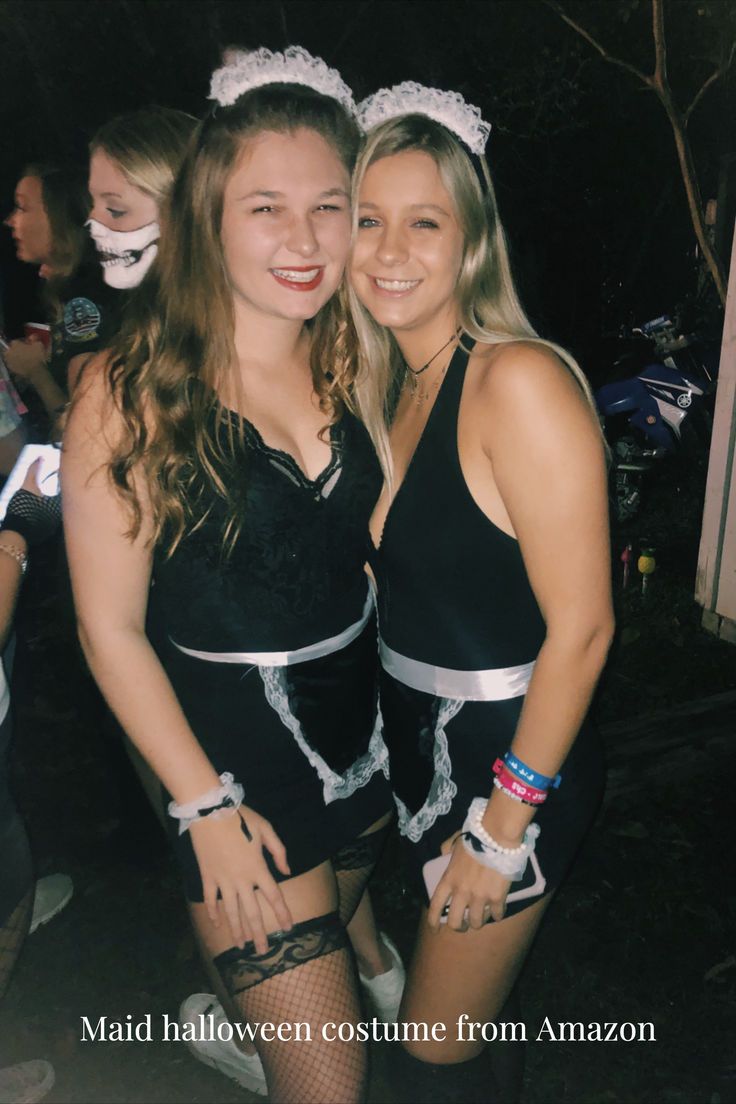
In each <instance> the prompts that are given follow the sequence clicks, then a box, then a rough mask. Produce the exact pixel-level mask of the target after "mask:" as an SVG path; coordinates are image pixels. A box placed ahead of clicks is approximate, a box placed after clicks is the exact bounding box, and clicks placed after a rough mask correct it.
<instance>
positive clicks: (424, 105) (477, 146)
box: [358, 81, 491, 155]
mask: <svg viewBox="0 0 736 1104" xmlns="http://www.w3.org/2000/svg"><path fill="white" fill-rule="evenodd" d="M399 115H428V116H429V118H430V119H434V120H435V122H437V123H442V125H443V126H445V127H447V129H448V130H451V131H452V133H453V134H455V135H457V137H458V138H459V139H460V141H461V142H463V143H464V144H465V145H466V146H467V147H468V149H469V150H470V152H471V153H475V154H478V155H480V154H482V153H483V152H484V150H485V148H486V143H487V142H488V135H489V134H490V133H491V124H490V123H486V122H485V121H484V119H483V117H482V116H481V113H480V108H479V107H475V105H474V104H470V103H467V101H466V100H464V99H463V97H462V96H461V95H460V93H459V92H444V91H443V90H442V89H441V88H426V87H425V86H424V85H423V84H417V83H416V81H404V82H403V83H402V84H395V85H394V86H393V87H392V88H381V89H379V91H378V92H374V93H373V95H372V96H367V97H366V99H364V100H362V101H361V103H359V104H358V123H359V125H360V128H361V130H362V131H363V133H364V134H367V133H368V131H370V130H373V128H374V127H377V126H378V125H379V124H380V123H385V122H387V121H388V120H389V119H396V118H397V117H398V116H399Z"/></svg>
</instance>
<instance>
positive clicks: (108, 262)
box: [86, 218, 161, 290]
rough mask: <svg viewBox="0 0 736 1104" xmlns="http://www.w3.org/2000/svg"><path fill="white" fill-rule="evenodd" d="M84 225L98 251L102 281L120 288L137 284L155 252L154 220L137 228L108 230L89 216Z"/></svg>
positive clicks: (157, 234)
mask: <svg viewBox="0 0 736 1104" xmlns="http://www.w3.org/2000/svg"><path fill="white" fill-rule="evenodd" d="M86 225H87V229H88V230H89V232H90V235H91V236H92V240H93V241H94V243H95V246H96V247H97V252H98V253H99V255H100V264H101V265H102V275H103V278H104V281H105V283H106V284H108V285H109V286H110V287H113V288H118V289H120V290H126V289H128V288H133V287H137V286H138V284H139V283H140V282H141V280H142V279H143V277H144V276H145V275H146V273H147V272H148V270H149V268H150V267H151V265H152V264H153V261H154V258H155V256H156V253H157V252H158V239H159V237H160V236H161V227H160V226H159V224H158V222H149V223H148V224H147V225H146V226H140V227H139V228H138V229H137V230H110V229H109V228H108V227H107V226H103V224H102V223H101V222H98V221H97V219H93V218H91V219H89V220H88V221H87V224H86Z"/></svg>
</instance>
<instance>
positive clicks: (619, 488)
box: [609, 468, 641, 525]
mask: <svg viewBox="0 0 736 1104" xmlns="http://www.w3.org/2000/svg"><path fill="white" fill-rule="evenodd" d="M609 486H610V494H609V497H610V501H611V513H612V515H613V519H614V521H615V522H616V524H617V525H626V524H628V523H629V522H631V521H633V520H634V518H636V517H638V516H639V511H640V510H641V475H640V474H639V473H637V472H628V471H617V470H616V469H615V468H614V469H613V470H612V472H611V478H610V484H609Z"/></svg>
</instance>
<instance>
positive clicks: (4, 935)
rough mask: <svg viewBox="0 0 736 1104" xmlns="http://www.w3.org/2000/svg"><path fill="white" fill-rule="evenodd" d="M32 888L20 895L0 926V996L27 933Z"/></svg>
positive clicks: (5, 986)
mask: <svg viewBox="0 0 736 1104" xmlns="http://www.w3.org/2000/svg"><path fill="white" fill-rule="evenodd" d="M34 889H35V886H32V887H31V888H30V889H29V890H28V892H27V893H26V894H25V895H24V896H23V897H21V899H20V901H19V902H18V904H17V905H16V907H15V908H14V909H13V911H12V912H11V914H10V916H9V917H8V918H7V919H6V921H5V923H4V924H3V925H2V927H0V997H2V996H3V994H4V992H5V990H6V989H7V987H8V982H9V980H10V973H11V971H12V969H13V967H14V966H15V960H16V959H17V957H18V955H19V954H20V949H21V947H22V946H23V940H24V939H25V937H26V935H27V934H28V928H29V926H30V923H31V909H32V908H33V891H34Z"/></svg>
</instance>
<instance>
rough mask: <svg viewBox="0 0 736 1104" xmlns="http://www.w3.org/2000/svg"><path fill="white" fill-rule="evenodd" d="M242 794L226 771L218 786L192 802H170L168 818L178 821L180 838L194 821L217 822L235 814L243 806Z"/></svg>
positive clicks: (242, 791)
mask: <svg viewBox="0 0 736 1104" xmlns="http://www.w3.org/2000/svg"><path fill="white" fill-rule="evenodd" d="M244 792H245V791H244V790H243V787H242V786H241V785H240V783H239V782H236V781H235V779H234V778H233V776H232V774H230V772H229V771H226V772H225V774H221V775H220V785H219V786H216V787H214V788H213V789H211V790H208V791H207V793H203V794H201V795H200V796H199V797H195V799H194V800H193V801H187V802H186V804H185V805H179V804H177V802H176V801H170V802H169V816H172V817H174V818H175V819H176V820H178V821H179V835H180V836H181V835H183V834H184V832H186V830H187V828H188V827H189V825H190V824H193V823H194V821H195V820H202V819H203V818H204V817H212V818H213V820H219V819H220V817H223V816H230V815H231V814H232V813H234V812H236V811H237V810H238V809H239V808H240V806H241V805H242V804H243V796H244Z"/></svg>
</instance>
